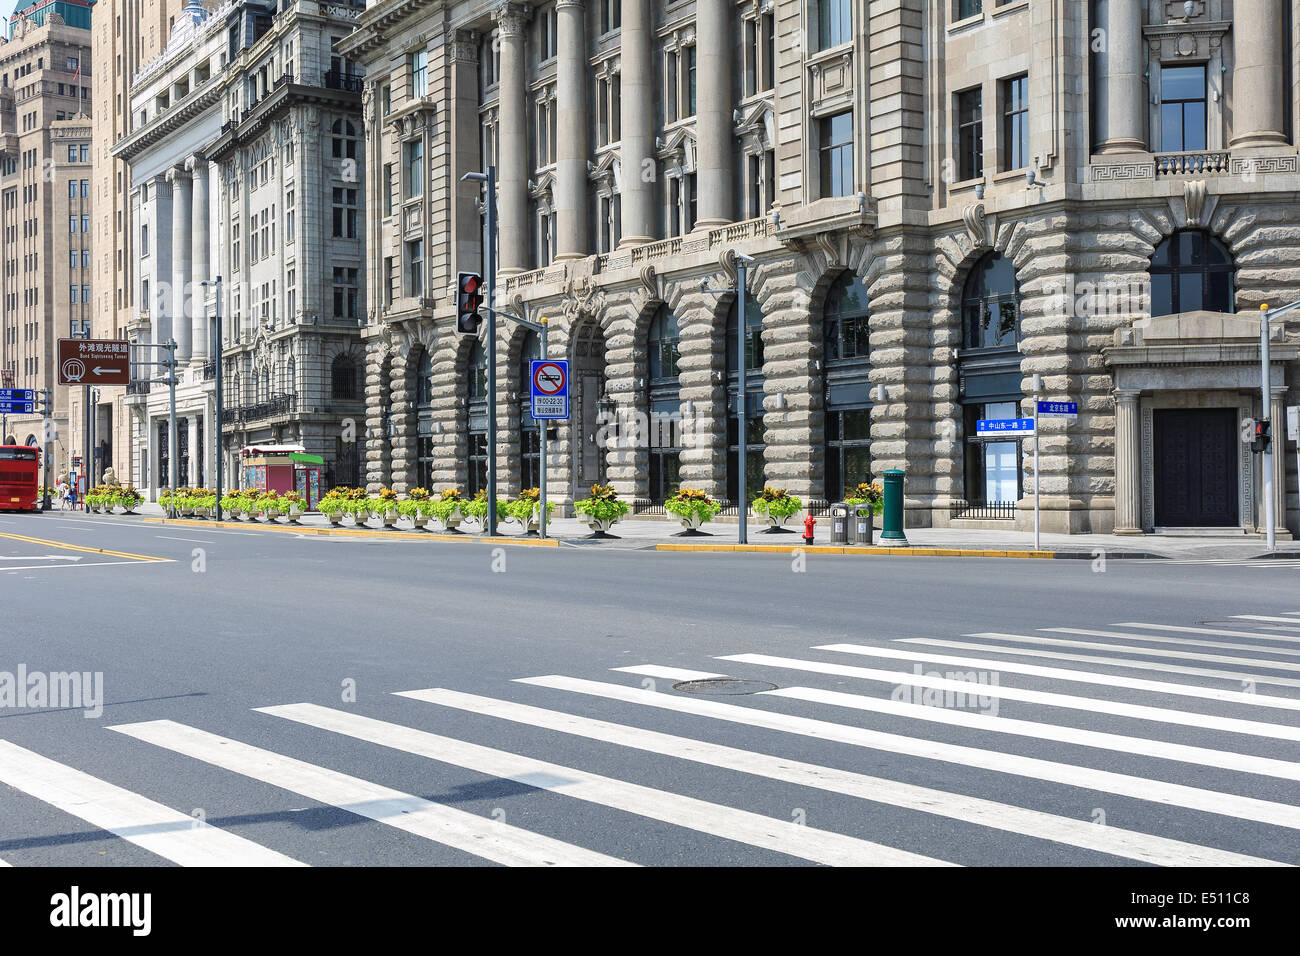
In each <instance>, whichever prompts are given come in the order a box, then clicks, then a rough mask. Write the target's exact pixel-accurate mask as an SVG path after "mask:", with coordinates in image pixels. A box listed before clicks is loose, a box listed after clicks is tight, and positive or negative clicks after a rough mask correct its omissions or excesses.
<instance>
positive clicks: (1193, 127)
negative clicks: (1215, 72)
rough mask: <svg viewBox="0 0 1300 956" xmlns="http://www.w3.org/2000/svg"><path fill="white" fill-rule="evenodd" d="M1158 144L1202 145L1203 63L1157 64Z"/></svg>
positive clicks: (1169, 147)
mask: <svg viewBox="0 0 1300 956" xmlns="http://www.w3.org/2000/svg"><path fill="white" fill-rule="evenodd" d="M1160 148H1161V149H1162V150H1163V151H1165V152H1171V153H1179V152H1188V151H1192V150H1199V149H1205V67H1204V66H1163V67H1161V68H1160Z"/></svg>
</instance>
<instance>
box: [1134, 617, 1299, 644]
mask: <svg viewBox="0 0 1300 956" xmlns="http://www.w3.org/2000/svg"><path fill="white" fill-rule="evenodd" d="M1115 627H1132V628H1140V629H1141V630H1144V631H1166V632H1169V633H1177V634H1204V635H1209V636H1213V637H1254V638H1262V639H1265V640H1271V641H1285V640H1291V638H1290V637H1288V636H1286V635H1283V634H1268V633H1265V632H1263V631H1234V630H1230V629H1227V628H1219V627H1189V626H1187V625H1185V624H1141V623H1138V622H1136V621H1131V622H1129V623H1127V624H1116V625H1115Z"/></svg>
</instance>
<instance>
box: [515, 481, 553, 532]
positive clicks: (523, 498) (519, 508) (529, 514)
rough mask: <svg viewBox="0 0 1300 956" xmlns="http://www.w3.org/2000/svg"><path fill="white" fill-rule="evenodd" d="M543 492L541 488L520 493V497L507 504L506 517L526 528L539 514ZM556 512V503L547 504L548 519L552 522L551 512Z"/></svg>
mask: <svg viewBox="0 0 1300 956" xmlns="http://www.w3.org/2000/svg"><path fill="white" fill-rule="evenodd" d="M541 500H542V492H541V489H540V488H524V489H523V490H522V491H520V492H519V497H518V498H516V499H515V500H514V501H510V502H507V503H506V507H505V512H506V516H507V517H509V518H511V519H512V520H514V521H518V522H519V523H520V524H521V525H523V526H524V527H525V528H527V527H528V522H529V521H531V520H532V519H533V516H534V515H536V514H537V512H538V509H539V507H540V505H541ZM554 510H555V502H554V501H548V502H546V517H547V520H550V517H551V512H552V511H554Z"/></svg>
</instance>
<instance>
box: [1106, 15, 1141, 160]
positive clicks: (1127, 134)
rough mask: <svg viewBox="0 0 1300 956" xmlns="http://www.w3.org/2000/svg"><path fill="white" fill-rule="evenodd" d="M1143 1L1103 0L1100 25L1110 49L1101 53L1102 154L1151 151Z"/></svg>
mask: <svg viewBox="0 0 1300 956" xmlns="http://www.w3.org/2000/svg"><path fill="white" fill-rule="evenodd" d="M1142 7H1143V3H1142V0H1101V2H1099V3H1098V4H1097V26H1098V28H1099V29H1101V30H1104V31H1105V37H1106V49H1105V51H1103V52H1101V53H1100V54H1098V57H1097V61H1098V82H1097V125H1098V127H1099V129H1098V134H1099V139H1100V143H1099V144H1098V146H1097V152H1098V153H1131V152H1134V151H1135V150H1145V149H1146V148H1147V141H1146V136H1145V135H1143V125H1144V124H1143V122H1142V114H1143V112H1144V111H1145V110H1146V109H1147V97H1146V92H1145V90H1144V89H1143V75H1142V74H1143V72H1144V71H1143V69H1142Z"/></svg>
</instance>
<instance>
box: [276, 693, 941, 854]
mask: <svg viewBox="0 0 1300 956" xmlns="http://www.w3.org/2000/svg"><path fill="white" fill-rule="evenodd" d="M258 711H259V712H260V713H264V714H271V715H273V716H276V717H285V718H287V719H289V720H294V721H298V722H299V723H303V724H307V725H309V726H312V727H317V728H320V729H322V730H329V731H333V732H335V733H340V734H345V735H347V736H350V737H356V738H358V739H360V740H366V741H369V742H370V743H374V744H379V745H381V746H384V747H391V748H393V749H394V750H401V751H403V752H405V753H412V754H417V755H419V756H422V757H428V758H429V759H431V760H437V761H440V762H442V763H449V764H453V765H454V766H458V767H464V768H465V769H468V770H474V771H477V772H478V773H484V774H489V775H491V776H494V777H502V778H505V779H508V780H514V781H516V782H518V783H522V784H526V785H528V786H531V787H537V788H539V789H545V790H552V791H554V792H556V793H562V794H564V795H565V796H569V797H574V798H576V799H579V800H586V801H589V802H591V803H596V804H600V805H602V806H606V807H612V808H614V809H618V810H623V811H625V812H628V813H634V814H637V815H639V816H644V817H649V818H651V819H654V820H661V821H663V822H664V823H672V824H675V825H677V826H681V827H686V828H687V829H691V830H698V831H701V832H704V833H708V834H712V835H714V836H720V837H724V838H726V839H729V840H735V841H737V842H740V843H747V844H750V845H751V846H757V847H762V848H764V849H768V850H775V851H777V852H778V853H786V854H789V855H790V856H795V857H799V858H800V859H805V860H812V861H813V862H817V863H826V864H830V865H834V866H944V865H949V864H945V863H944V862H943V861H941V860H935V859H932V858H930V857H926V856H921V855H919V854H916V853H908V852H906V851H903V850H895V849H893V848H891V847H887V846H881V845H879V844H876V843H871V842H869V841H866V840H858V839H855V838H853V837H848V836H843V835H841V834H838V833H831V832H829V831H826V830H817V829H814V828H813V827H807V826H797V825H795V824H792V823H790V822H788V821H784V820H775V819H773V818H771V817H765V816H761V815H760V814H757V813H751V812H749V811H747V810H737V809H734V808H732V807H726V806H722V805H720V804H716V803H709V802H707V801H704V800H697V799H695V798H694V797H686V796H682V795H680V794H676V793H670V792H668V791H665V790H657V789H654V788H652V787H643V786H640V785H638V784H632V783H626V782H624V781H621V780H614V779H612V778H610V777H602V776H600V775H599V774H594V773H588V772H586V771H583V770H578V769H576V768H573V767H564V766H560V765H559V764H554V763H548V762H546V761H543V760H536V759H533V758H531V757H524V756H521V755H519V754H513V753H508V752H506V751H504V750H496V749H494V748H491V747H481V746H479V745H477V744H470V743H466V742H464V741H460V740H454V739H452V738H450V737H442V736H439V735H437V734H431V733H428V732H426V731H423V730H415V729H412V728H409V727H402V726H400V725H397V724H392V723H388V722H386V721H382V720H375V719H373V718H370V717H363V716H361V715H358V714H350V713H346V712H344V711H340V710H333V709H331V708H328V707H320V706H318V705H316V704H289V705H286V706H281V707H259V708H258Z"/></svg>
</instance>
